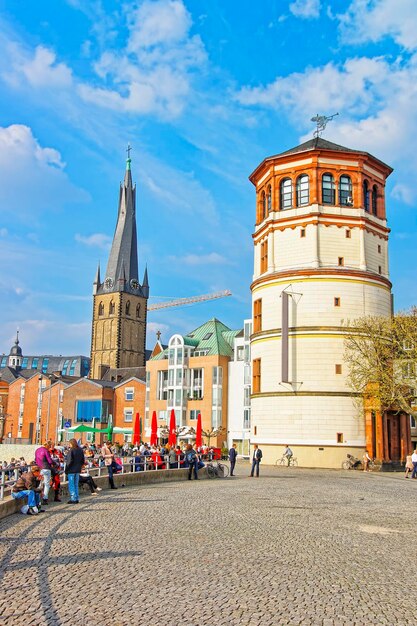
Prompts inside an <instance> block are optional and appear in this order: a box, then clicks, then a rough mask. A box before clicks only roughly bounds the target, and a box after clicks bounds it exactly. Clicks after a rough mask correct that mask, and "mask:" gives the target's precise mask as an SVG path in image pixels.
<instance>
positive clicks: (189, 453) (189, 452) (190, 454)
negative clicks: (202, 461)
mask: <svg viewBox="0 0 417 626" xmlns="http://www.w3.org/2000/svg"><path fill="white" fill-rule="evenodd" d="M185 458H186V461H187V463H188V480H191V475H192V473H193V470H194V480H198V474H197V462H198V458H197V453H196V451H195V450H194V448H193V446H192V445H191V444H190V443H189V444H188V445H187V448H186V450H185Z"/></svg>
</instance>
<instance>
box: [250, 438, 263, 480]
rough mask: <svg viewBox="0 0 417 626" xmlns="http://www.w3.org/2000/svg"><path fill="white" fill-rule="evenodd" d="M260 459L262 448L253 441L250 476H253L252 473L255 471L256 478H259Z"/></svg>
mask: <svg viewBox="0 0 417 626" xmlns="http://www.w3.org/2000/svg"><path fill="white" fill-rule="evenodd" d="M261 459H262V450H261V449H260V448H259V446H258V444H257V443H255V445H254V446H253V455H252V469H251V472H250V477H251V478H253V475H254V474H255V472H256V478H259V464H260V462H261Z"/></svg>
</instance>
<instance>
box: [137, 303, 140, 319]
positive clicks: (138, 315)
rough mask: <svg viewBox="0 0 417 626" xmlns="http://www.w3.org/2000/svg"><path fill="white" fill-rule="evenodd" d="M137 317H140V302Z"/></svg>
mask: <svg viewBox="0 0 417 626" xmlns="http://www.w3.org/2000/svg"><path fill="white" fill-rule="evenodd" d="M136 317H140V304H138V305H137V307H136Z"/></svg>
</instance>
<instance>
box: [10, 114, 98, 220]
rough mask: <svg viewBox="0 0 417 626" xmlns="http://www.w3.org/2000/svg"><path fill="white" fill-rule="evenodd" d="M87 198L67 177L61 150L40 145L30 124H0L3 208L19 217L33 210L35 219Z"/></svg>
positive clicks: (32, 216)
mask: <svg viewBox="0 0 417 626" xmlns="http://www.w3.org/2000/svg"><path fill="white" fill-rule="evenodd" d="M23 172H24V185H23V184H22V173H23ZM87 198H88V196H87V194H86V193H85V192H84V191H82V190H80V189H77V188H76V187H74V186H73V185H72V183H71V182H70V181H69V180H68V177H67V175H66V173H65V163H64V162H63V161H62V158H61V155H60V153H59V152H58V150H55V149H54V148H49V147H43V146H41V144H40V143H39V142H38V141H37V139H36V138H35V137H34V136H33V134H32V130H31V129H30V128H29V127H28V126H25V125H23V124H12V125H11V126H7V127H1V126H0V212H1V211H5V212H6V211H7V212H14V213H15V215H16V217H17V218H19V217H21V218H26V217H27V215H28V214H30V215H31V219H32V220H35V219H36V215H37V214H38V213H40V212H41V211H43V210H45V209H53V210H57V209H59V208H60V207H62V205H63V204H65V203H66V202H68V201H69V200H70V201H71V202H80V201H81V202H82V201H85V200H86V199H87Z"/></svg>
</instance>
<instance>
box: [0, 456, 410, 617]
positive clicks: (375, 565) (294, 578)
mask: <svg viewBox="0 0 417 626" xmlns="http://www.w3.org/2000/svg"><path fill="white" fill-rule="evenodd" d="M237 473H238V476H237V477H236V478H228V479H225V480H214V481H209V480H201V481H200V482H199V483H198V485H196V484H195V482H188V481H184V482H179V483H170V484H169V483H167V484H161V485H150V486H147V487H132V488H125V489H119V490H118V492H117V494H116V493H110V492H106V493H104V492H103V493H102V494H101V495H100V497H98V498H92V497H90V496H88V495H86V496H85V497H83V498H82V500H81V504H80V505H78V506H73V507H71V506H66V505H63V504H61V505H56V506H54V505H50V506H49V507H48V512H47V513H45V514H43V515H39V516H38V517H31V518H30V517H26V516H23V515H14V516H11V517H9V518H7V519H5V520H3V521H2V522H0V531H1V569H0V571H1V589H0V624H1V625H2V626H20V625H21V624H22V625H23V624H25V625H31V626H44V625H47V626H60V625H62V626H66V625H69V624H76V625H77V626H125V625H126V626H127V625H129V626H136V625H139V624H152V625H157V624H158V625H166V626H176V625H183V626H194V625H195V626H197V625H204V626H210V625H213V626H215V625H216V626H220V625H222V626H223V625H235V624H236V625H238V624H242V625H251V626H252V625H262V626H269V625H271V626H272V625H274V626H281V625H293V624H294V625H295V624H309V625H316V624H317V625H319V624H320V625H321V626H339V625H340V626H341V625H354V624H355V625H361V626H368V625H370V624H384V625H385V624H386V625H387V626H391V625H394V624H395V625H408V624H410V625H411V624H416V623H417V595H416V583H415V573H414V568H415V557H416V555H417V540H416V532H415V510H416V500H417V481H416V482H414V481H413V480H404V477H403V474H396V475H390V474H364V473H362V472H343V471H330V470H329V471H324V470H323V471H318V470H304V469H293V468H289V469H287V468H279V469H275V468H272V467H262V466H261V477H260V478H259V479H256V478H249V477H248V474H249V471H248V467H247V466H246V465H239V466H238V471H237Z"/></svg>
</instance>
